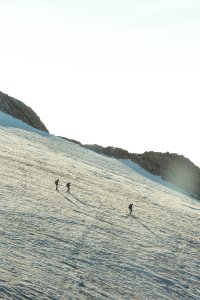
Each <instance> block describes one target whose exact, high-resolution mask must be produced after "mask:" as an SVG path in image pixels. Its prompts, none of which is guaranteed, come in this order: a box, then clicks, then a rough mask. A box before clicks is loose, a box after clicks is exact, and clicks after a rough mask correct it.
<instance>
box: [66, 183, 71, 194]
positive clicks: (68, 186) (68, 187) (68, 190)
mask: <svg viewBox="0 0 200 300" xmlns="http://www.w3.org/2000/svg"><path fill="white" fill-rule="evenodd" d="M66 186H67V192H69V193H70V186H71V183H70V182H68V183H67V184H66Z"/></svg>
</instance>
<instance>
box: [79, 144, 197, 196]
mask: <svg viewBox="0 0 200 300" xmlns="http://www.w3.org/2000/svg"><path fill="white" fill-rule="evenodd" d="M84 147H86V148H89V149H91V150H93V151H96V152H98V153H102V154H106V155H108V156H113V157H116V158H122V159H130V160H132V161H133V162H135V163H137V164H138V165H140V166H141V167H142V168H143V169H145V170H146V171H148V172H150V173H152V174H154V175H158V176H161V177H162V178H163V179H165V180H167V181H169V182H171V183H173V184H174V185H176V186H177V187H179V188H181V189H183V190H184V191H185V192H187V193H189V194H191V196H193V197H195V198H197V199H200V168H198V167H197V166H195V165H194V164H193V163H192V162H191V161H190V160H189V159H187V158H185V157H184V156H183V155H178V154H176V153H169V152H166V153H161V152H153V151H150V152H144V153H143V154H135V153H129V152H128V151H126V150H123V149H120V148H114V147H102V146H98V145H84Z"/></svg>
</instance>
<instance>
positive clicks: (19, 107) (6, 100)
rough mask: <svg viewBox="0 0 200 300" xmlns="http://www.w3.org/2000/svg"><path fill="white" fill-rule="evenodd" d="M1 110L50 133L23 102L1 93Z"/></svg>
mask: <svg viewBox="0 0 200 300" xmlns="http://www.w3.org/2000/svg"><path fill="white" fill-rule="evenodd" d="M0 110H1V111H2V112H4V113H6V114H8V115H11V116H13V117H15V118H16V119H20V120H22V121H23V122H25V123H26V124H28V125H30V126H32V127H34V128H37V129H40V130H43V131H46V132H48V129H47V128H46V126H45V125H44V124H43V123H42V121H41V120H40V118H39V117H38V115H37V114H36V113H35V112H34V111H33V110H32V109H31V108H30V107H28V106H26V105H25V104H24V103H23V102H21V101H19V100H17V99H15V98H12V97H10V96H8V95H6V94H4V93H2V92H0Z"/></svg>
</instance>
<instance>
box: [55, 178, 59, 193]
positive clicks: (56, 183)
mask: <svg viewBox="0 0 200 300" xmlns="http://www.w3.org/2000/svg"><path fill="white" fill-rule="evenodd" d="M58 182H59V179H57V180H56V181H55V185H56V191H58Z"/></svg>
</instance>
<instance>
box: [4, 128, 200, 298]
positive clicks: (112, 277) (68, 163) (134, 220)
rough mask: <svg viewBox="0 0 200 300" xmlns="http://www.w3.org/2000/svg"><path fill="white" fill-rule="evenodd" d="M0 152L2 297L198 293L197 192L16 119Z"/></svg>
mask: <svg viewBox="0 0 200 300" xmlns="http://www.w3.org/2000/svg"><path fill="white" fill-rule="evenodd" d="M0 161H1V172H0V178H1V185H0V196H1V197H0V199H1V208H0V231H1V234H0V299H19V300H22V299H33V300H36V299H58V300H60V299H100V300H101V299H102V300H103V299H131V300H132V299H133V300H134V299H140V300H145V299H152V300H156V299H159V300H162V299H169V300H172V299H174V300H175V299H176V300H177V299H181V300H184V299H200V285H199V282H200V269H199V266H200V252H199V249H200V240H199V236H200V235H199V233H200V232H199V225H200V222H199V221H200V204H199V202H198V201H195V200H193V199H191V198H189V197H187V196H186V195H183V194H181V193H179V192H178V191H174V190H171V189H170V188H168V187H165V186H163V185H161V184H159V183H157V182H153V181H152V180H150V179H148V178H145V177H144V176H143V175H141V174H138V173H137V172H136V171H134V170H133V169H132V168H130V167H129V166H127V162H125V163H124V162H123V161H119V160H117V159H113V158H109V157H105V156H101V155H99V154H97V153H94V152H92V151H90V150H88V149H85V148H83V147H81V146H79V145H77V144H73V143H71V142H69V141H66V140H63V139H59V138H56V137H54V136H43V135H39V134H38V133H34V132H30V131H25V130H22V129H17V128H14V127H13V128H12V127H9V128H8V127H2V126H1V127H0ZM57 178H60V186H59V191H58V192H57V191H56V190H55V183H54V181H55V180H56V179H57ZM68 181H70V182H71V194H69V193H67V192H66V190H67V188H66V183H67V182H68ZM129 203H133V216H130V215H129V212H128V209H127V207H128V205H129Z"/></svg>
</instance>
